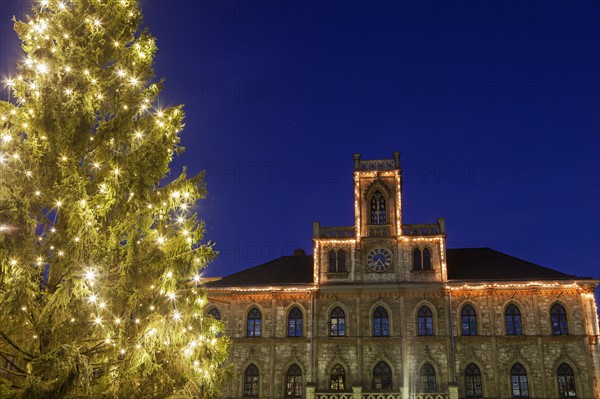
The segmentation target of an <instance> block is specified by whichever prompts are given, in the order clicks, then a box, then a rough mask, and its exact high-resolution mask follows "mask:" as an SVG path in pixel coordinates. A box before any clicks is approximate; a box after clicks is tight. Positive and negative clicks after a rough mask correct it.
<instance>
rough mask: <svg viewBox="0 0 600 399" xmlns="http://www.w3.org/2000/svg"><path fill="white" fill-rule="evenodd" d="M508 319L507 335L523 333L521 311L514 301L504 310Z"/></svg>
mask: <svg viewBox="0 0 600 399" xmlns="http://www.w3.org/2000/svg"><path fill="white" fill-rule="evenodd" d="M504 317H505V319H506V335H523V326H522V325H521V311H520V310H519V308H518V307H516V306H515V305H513V304H512V303H511V304H510V305H508V306H507V307H506V310H505V311H504Z"/></svg>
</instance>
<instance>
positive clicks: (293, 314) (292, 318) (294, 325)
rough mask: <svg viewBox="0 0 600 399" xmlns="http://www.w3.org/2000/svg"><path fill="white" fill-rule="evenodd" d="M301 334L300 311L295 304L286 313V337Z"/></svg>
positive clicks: (299, 335)
mask: <svg viewBox="0 0 600 399" xmlns="http://www.w3.org/2000/svg"><path fill="white" fill-rule="evenodd" d="M301 336H302V312H301V311H300V309H298V308H297V307H296V306H294V307H293V308H292V310H290V312H289V313H288V337H301Z"/></svg>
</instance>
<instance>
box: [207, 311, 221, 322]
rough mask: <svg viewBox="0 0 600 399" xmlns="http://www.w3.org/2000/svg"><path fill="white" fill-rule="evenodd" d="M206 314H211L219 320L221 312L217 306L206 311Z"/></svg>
mask: <svg viewBox="0 0 600 399" xmlns="http://www.w3.org/2000/svg"><path fill="white" fill-rule="evenodd" d="M208 314H209V315H211V316H212V317H213V318H214V319H215V320H221V313H220V312H219V309H217V308H212V309H211V310H209V311H208Z"/></svg>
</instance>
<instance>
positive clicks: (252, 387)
mask: <svg viewBox="0 0 600 399" xmlns="http://www.w3.org/2000/svg"><path fill="white" fill-rule="evenodd" d="M258 377H259V374H258V368H257V367H256V366H255V365H254V364H251V365H250V366H248V367H247V368H246V372H245V373H244V396H246V397H254V398H257V397H258Z"/></svg>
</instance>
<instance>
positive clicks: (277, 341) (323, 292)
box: [207, 283, 600, 398]
mask: <svg viewBox="0 0 600 399" xmlns="http://www.w3.org/2000/svg"><path fill="white" fill-rule="evenodd" d="M447 288H448V287H447V286H446V287H444V286H442V284H431V283H430V284H427V285H416V286H414V285H409V284H408V285H407V284H404V285H394V284H388V285H385V284H381V285H346V286H341V285H332V286H322V287H320V288H319V290H313V291H311V290H310V289H309V288H306V290H300V291H294V292H284V293H264V292H251V291H249V292H245V293H231V292H227V291H217V290H211V291H209V298H210V299H212V302H211V304H210V305H209V307H207V311H208V310H210V308H211V307H212V306H216V307H217V308H218V309H219V311H220V313H221V316H222V319H223V321H224V322H225V325H226V334H227V335H229V336H230V337H231V338H232V345H231V357H230V359H231V361H232V362H233V363H234V379H233V381H231V383H230V384H229V385H228V386H227V387H226V390H225V396H226V397H232V398H234V397H241V396H242V394H243V387H242V381H243V374H244V370H245V369H246V367H247V366H248V365H249V364H251V363H254V364H255V365H256V366H257V367H258V368H259V370H260V397H264V398H281V397H283V396H284V385H285V373H286V371H287V369H288V368H289V366H290V365H292V364H294V363H295V364H297V365H298V366H299V367H300V368H301V370H302V373H303V382H304V384H306V383H313V384H315V385H316V389H317V391H323V390H327V389H328V388H329V373H330V370H331V368H332V367H333V366H334V365H335V364H338V363H339V364H341V365H342V366H343V367H344V369H345V370H346V388H347V389H348V390H350V389H351V387H352V386H361V387H362V388H363V391H369V390H372V386H373V376H372V372H373V368H374V366H375V365H376V364H377V363H378V362H380V361H385V362H386V363H388V365H389V366H390V367H391V369H392V374H393V391H394V392H400V390H401V388H403V387H404V388H406V387H407V388H408V391H410V392H418V391H420V386H419V383H418V381H419V375H418V374H419V370H420V368H421V366H422V365H423V364H424V363H426V362H428V363H430V364H431V365H432V366H433V368H434V369H435V371H436V382H437V389H438V391H439V392H446V393H447V392H448V384H449V383H452V382H453V381H454V380H455V377H454V372H455V369H456V374H457V377H456V382H457V383H458V386H459V396H461V397H464V396H465V387H464V370H465V368H466V366H467V365H468V364H470V363H474V364H476V365H477V366H478V367H479V369H480V371H481V373H482V380H483V390H484V396H485V397H490V398H492V397H493V398H499V397H510V396H511V395H512V392H511V386H510V370H511V367H512V366H513V365H514V364H515V363H516V362H520V363H521V364H523V366H525V368H526V370H527V376H528V381H529V389H530V397H533V398H555V397H558V384H557V378H556V370H557V368H558V366H559V365H560V364H561V363H563V362H565V363H567V364H569V365H570V366H571V367H572V368H573V370H574V372H575V379H576V384H577V385H576V386H577V397H578V398H593V397H594V391H593V389H596V392H598V387H597V385H594V384H597V383H598V381H597V379H598V378H599V368H600V366H599V365H598V364H597V360H594V359H597V357H596V358H593V356H597V354H598V343H597V341H595V340H594V336H597V328H596V330H595V331H591V330H590V328H591V327H590V324H589V322H586V320H589V319H590V318H591V317H592V315H590V314H588V313H590V312H591V311H590V310H587V311H586V309H592V306H590V304H589V303H588V302H589V301H591V300H592V299H590V298H588V297H586V296H585V294H582V293H581V290H578V289H576V288H573V287H568V288H565V287H561V286H558V287H555V288H551V289H537V288H531V287H528V286H524V287H517V288H515V287H507V288H495V289H480V288H470V287H458V286H456V285H455V286H450V287H449V288H450V289H447ZM450 297H451V298H452V299H451V300H450ZM557 302H558V303H560V304H562V305H563V306H564V307H565V309H566V310H567V314H568V321H569V335H564V336H555V335H552V334H551V328H550V307H551V306H552V305H553V304H554V303H557ZM450 303H451V304H452V321H453V328H452V331H453V333H454V337H453V338H454V347H455V351H454V353H455V355H454V357H455V365H456V366H455V367H454V366H453V363H452V341H453V339H452V337H451V334H450ZM510 303H514V304H516V305H518V306H519V308H520V311H521V315H522V323H523V335H520V336H507V335H506V334H505V326H504V309H505V308H506V306H508V304H510ZM423 304H426V305H427V306H429V307H430V309H431V310H432V311H433V319H434V336H430V337H420V336H418V335H417V328H416V318H417V316H416V312H417V310H418V308H419V307H420V306H422V305H423ZM465 304H470V305H471V306H473V307H474V308H475V309H476V311H477V323H478V325H477V328H478V335H476V336H461V327H460V326H461V324H460V312H461V309H462V307H463V306H464V305H465ZM293 306H297V307H299V309H301V311H302V314H303V336H302V337H299V338H296V337H294V338H289V337H287V314H288V312H289V310H290V309H291V308H292V307H293ZM336 306H339V307H341V308H342V309H343V310H344V312H345V314H346V336H345V337H330V336H329V317H330V316H329V314H330V312H331V310H332V309H333V308H334V307H336ZM377 306H382V307H384V308H385V309H386V310H387V312H388V316H389V337H373V327H372V314H373V311H374V309H375V308H376V307H377ZM252 307H257V308H258V309H259V310H260V311H261V314H262V328H263V329H262V337H260V338H246V337H245V335H246V317H247V314H248V312H249V310H250V309H251V308H252ZM311 309H314V313H313V312H311ZM313 323H314V329H313V328H312V327H313ZM588 330H590V331H588ZM594 334H596V335H594ZM311 348H312V350H311ZM594 354H595V355H594ZM594 375H595V378H596V381H594Z"/></svg>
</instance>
